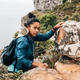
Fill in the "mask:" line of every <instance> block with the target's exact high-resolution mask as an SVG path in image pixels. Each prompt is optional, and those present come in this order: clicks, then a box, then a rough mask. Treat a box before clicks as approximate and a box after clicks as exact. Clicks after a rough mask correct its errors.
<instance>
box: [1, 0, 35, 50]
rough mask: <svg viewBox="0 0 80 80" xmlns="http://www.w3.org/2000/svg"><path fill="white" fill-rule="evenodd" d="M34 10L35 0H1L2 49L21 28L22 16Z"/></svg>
mask: <svg viewBox="0 0 80 80" xmlns="http://www.w3.org/2000/svg"><path fill="white" fill-rule="evenodd" d="M32 11H34V4H33V0H0V50H1V49H3V48H4V47H5V46H7V45H8V44H9V43H10V42H11V40H12V39H13V36H14V34H15V33H16V32H17V31H19V30H20V28H21V18H22V17H23V16H25V15H27V14H28V13H29V12H32Z"/></svg>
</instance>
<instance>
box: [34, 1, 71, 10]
mask: <svg viewBox="0 0 80 80" xmlns="http://www.w3.org/2000/svg"><path fill="white" fill-rule="evenodd" d="M67 1H69V2H71V0H67ZM61 4H63V0H34V7H35V10H36V9H40V10H42V11H45V10H52V9H53V8H54V7H56V6H57V5H61Z"/></svg>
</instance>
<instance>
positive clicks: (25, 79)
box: [18, 68, 63, 80]
mask: <svg viewBox="0 0 80 80" xmlns="http://www.w3.org/2000/svg"><path fill="white" fill-rule="evenodd" d="M18 80H63V77H62V75H60V74H59V73H58V72H57V71H56V70H54V69H44V68H34V69H32V70H29V71H28V72H26V73H24V74H23V75H22V76H20V77H19V78H18Z"/></svg>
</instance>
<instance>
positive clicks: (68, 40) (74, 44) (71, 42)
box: [54, 21, 80, 61]
mask: <svg viewBox="0 0 80 80" xmlns="http://www.w3.org/2000/svg"><path fill="white" fill-rule="evenodd" d="M62 31H63V33H64V37H63V38H62V39H59V38H60V37H61V36H62V35H63V33H62V34H61V36H59V34H60V29H58V30H57V31H56V33H55V35H54V38H55V40H54V43H55V50H56V51H57V52H59V53H60V54H63V55H67V56H69V57H71V58H74V59H77V58H79V57H80V22H76V21H66V22H65V24H63V26H62ZM77 60H79V61H80V59H77Z"/></svg>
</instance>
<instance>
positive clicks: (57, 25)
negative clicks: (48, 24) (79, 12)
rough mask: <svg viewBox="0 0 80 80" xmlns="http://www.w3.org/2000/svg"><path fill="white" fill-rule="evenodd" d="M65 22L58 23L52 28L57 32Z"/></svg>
mask: <svg viewBox="0 0 80 80" xmlns="http://www.w3.org/2000/svg"><path fill="white" fill-rule="evenodd" d="M63 23H65V22H60V23H58V24H56V25H55V26H54V28H53V29H52V31H53V32H55V31H56V30H57V29H58V28H60V27H62V24H63Z"/></svg>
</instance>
